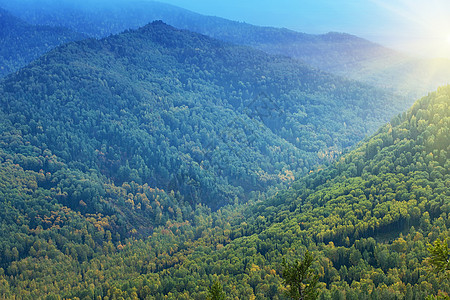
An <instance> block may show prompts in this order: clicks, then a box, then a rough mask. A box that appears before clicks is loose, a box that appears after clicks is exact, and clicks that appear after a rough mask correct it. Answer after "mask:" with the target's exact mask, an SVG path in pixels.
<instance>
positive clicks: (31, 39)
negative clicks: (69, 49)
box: [0, 8, 87, 77]
mask: <svg viewBox="0 0 450 300" xmlns="http://www.w3.org/2000/svg"><path fill="white" fill-rule="evenodd" d="M84 38H87V36H86V35H84V34H81V33H78V32H75V31H72V30H70V29H67V28H63V27H50V26H41V25H31V24H28V23H26V22H24V21H22V20H20V19H19V18H17V17H14V16H12V15H11V14H10V13H8V12H7V11H5V10H3V9H1V8H0V77H3V76H5V75H7V74H9V73H12V72H14V71H16V70H18V69H19V68H21V67H23V66H25V65H27V64H29V63H30V62H31V61H32V60H34V59H36V58H38V57H39V56H41V55H43V54H44V53H46V52H48V51H50V50H51V49H53V48H55V47H57V46H59V45H62V44H64V43H67V42H71V41H76V40H81V39H84Z"/></svg>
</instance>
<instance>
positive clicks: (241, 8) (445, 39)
mask: <svg viewBox="0 0 450 300" xmlns="http://www.w3.org/2000/svg"><path fill="white" fill-rule="evenodd" d="M160 1H161V2H166V3H171V4H174V5H177V6H180V7H183V8H187V9H189V10H192V11H195V12H198V13H201V14H206V15H213V16H219V17H224V18H227V19H231V20H237V21H244V22H247V23H251V24H255V25H266V26H274V27H286V28H289V29H293V30H296V31H301V32H306V33H326V32H329V31H337V32H346V33H351V34H355V35H358V36H360V37H364V38H367V39H369V40H372V41H375V42H378V43H381V44H384V45H387V46H390V47H393V48H396V49H400V50H403V51H406V52H409V53H413V54H415V55H419V56H427V57H430V56H445V57H449V58H450V0H277V1H274V0H226V1H225V0H209V1H208V0H188V1H187V0H160Z"/></svg>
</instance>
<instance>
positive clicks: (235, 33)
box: [0, 0, 450, 98]
mask: <svg viewBox="0 0 450 300" xmlns="http://www.w3.org/2000/svg"><path fill="white" fill-rule="evenodd" d="M24 6H26V7H27V9H22V8H23V7H24ZM0 7H4V8H6V9H8V10H10V11H11V12H13V13H15V14H16V15H17V16H19V17H21V18H23V19H26V20H27V21H29V22H32V23H33V24H39V25H51V26H63V27H67V28H70V29H72V30H74V31H78V32H81V33H84V34H87V35H89V36H92V37H104V36H107V35H109V34H114V33H119V32H121V31H123V30H126V29H129V28H137V27H140V26H143V25H145V24H147V23H148V22H150V21H153V20H163V21H164V22H166V23H167V24H170V25H172V26H175V27H177V28H180V29H188V30H191V31H194V32H198V33H202V34H205V35H208V36H211V37H214V38H217V39H220V40H224V41H228V42H232V43H235V44H241V45H248V46H251V47H254V48H257V49H260V50H263V51H265V52H267V53H271V54H277V55H284V56H289V57H293V58H296V59H300V60H302V61H304V62H305V63H306V64H308V65H311V66H313V67H316V68H319V69H321V70H324V71H328V72H332V73H335V74H338V75H341V76H345V77H347V78H352V79H355V80H359V81H363V82H367V83H369V84H371V85H375V86H377V87H381V88H387V89H389V90H391V91H393V92H396V93H399V94H401V95H406V96H408V97H410V98H415V97H417V96H421V95H424V94H426V93H427V92H428V91H429V90H433V89H436V87H437V86H439V85H442V84H447V83H448V78H449V77H450V71H449V70H450V61H449V60H448V59H435V60H433V59H417V58H414V57H409V56H407V55H405V54H401V53H398V52H396V51H393V50H391V49H387V48H384V47H382V46H381V45H378V44H374V43H372V42H369V41H367V40H364V39H361V38H358V37H355V36H351V35H348V34H345V33H329V34H324V35H311V34H306V33H299V32H295V31H291V30H287V29H278V28H270V27H259V26H253V25H250V24H245V23H240V22H234V21H229V20H226V19H222V18H218V17H209V16H203V15H200V14H196V13H194V12H190V11H188V10H185V9H181V8H179V7H176V6H172V5H168V4H165V3H159V2H152V1H113V2H106V1H97V2H94V3H93V4H92V3H87V2H86V3H85V2H77V3H75V2H73V1H68V0H65V1H53V0H42V1H31V0H20V1H6V0H2V1H0Z"/></svg>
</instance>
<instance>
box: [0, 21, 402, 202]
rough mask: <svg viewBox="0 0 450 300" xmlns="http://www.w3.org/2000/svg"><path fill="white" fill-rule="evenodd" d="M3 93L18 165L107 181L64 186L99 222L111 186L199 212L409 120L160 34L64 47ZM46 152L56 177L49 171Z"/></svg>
mask: <svg viewBox="0 0 450 300" xmlns="http://www.w3.org/2000/svg"><path fill="white" fill-rule="evenodd" d="M0 92H1V98H2V100H1V101H2V111H3V113H4V118H3V122H2V123H3V124H4V125H3V126H4V128H5V129H4V130H3V132H4V134H8V138H7V139H11V138H12V139H19V140H20V142H19V143H18V144H16V143H12V141H11V140H9V141H8V142H7V143H6V145H7V147H9V148H10V149H9V151H10V153H12V154H14V155H15V161H16V162H26V163H27V164H28V162H29V163H30V165H29V166H28V167H27V169H30V170H33V171H39V170H41V169H43V170H44V171H45V172H51V173H53V172H56V171H58V170H61V169H64V170H65V167H67V168H69V169H70V170H78V171H79V172H83V174H91V173H92V172H93V174H96V176H98V178H100V179H98V180H94V179H92V180H89V182H90V184H94V183H96V187H92V192H91V193H92V194H88V195H85V196H83V195H78V194H77V193H76V191H75V190H74V189H76V188H75V187H74V186H71V185H72V184H73V183H70V184H69V186H66V187H64V188H63V187H61V188H62V193H66V194H68V197H67V199H66V201H67V203H66V204H70V206H71V207H72V208H76V209H82V208H83V205H81V206H80V204H79V202H80V201H81V200H83V201H84V202H86V201H88V202H89V203H88V202H86V203H87V204H88V205H87V207H86V208H85V209H83V210H86V211H98V210H97V209H96V208H95V205H94V204H93V203H91V202H92V201H94V202H95V199H97V197H100V195H101V192H100V191H103V189H102V188H101V183H100V181H101V180H103V179H102V176H104V177H105V178H108V179H109V180H112V181H113V182H114V183H115V184H117V185H122V184H124V183H126V182H135V183H136V184H148V185H149V186H151V187H154V188H159V189H163V190H166V191H167V192H170V191H172V190H173V191H174V192H175V194H176V195H175V197H176V198H178V201H179V202H180V203H184V202H186V203H188V204H189V205H195V204H196V203H199V202H202V203H204V204H207V205H208V206H210V207H212V208H217V207H220V206H222V205H223V204H225V203H232V202H233V201H234V199H235V198H236V197H238V198H241V199H245V198H247V197H248V196H244V195H249V193H250V192H251V191H263V190H265V189H266V188H267V187H268V186H271V185H276V184H281V183H283V182H284V183H286V182H289V181H290V180H292V178H293V174H294V173H298V172H300V173H303V172H306V171H308V170H309V169H310V168H311V167H312V166H313V165H315V164H317V163H320V162H326V161H329V160H330V159H332V158H333V157H334V156H335V155H336V154H338V153H340V152H341V151H342V150H343V149H345V148H346V147H348V146H351V145H353V144H354V143H356V142H357V141H359V140H361V139H362V138H363V137H364V136H365V135H366V134H367V133H370V132H373V131H374V130H375V128H376V127H377V126H378V125H379V124H380V123H382V122H385V121H386V120H387V119H388V118H389V117H390V116H392V114H393V113H395V111H396V110H397V111H399V110H400V107H402V104H401V103H398V102H396V101H398V100H396V99H395V98H392V96H391V95H388V94H385V93H383V92H380V91H379V90H376V89H374V88H370V87H368V86H364V85H361V84H358V83H354V82H350V81H347V80H343V79H340V78H338V77H334V76H330V75H328V74H325V73H321V72H317V71H313V70H311V69H309V68H308V67H306V66H304V65H302V64H300V63H298V62H296V61H294V60H291V59H286V58H280V57H272V56H268V55H266V54H264V53H262V52H258V51H255V50H251V49H250V48H242V47H237V46H233V45H228V44H224V43H222V42H219V41H216V40H212V39H210V38H208V37H206V36H202V35H199V34H194V33H190V32H186V31H179V30H176V29H174V28H173V27H170V26H167V25H165V24H163V23H162V22H155V23H153V24H150V25H148V26H146V27H143V28H141V29H139V30H137V31H132V32H126V33H123V34H120V35H117V36H112V37H109V38H106V39H103V40H100V41H98V40H93V39H91V40H86V41H81V42H77V43H72V44H68V45H65V46H61V47H59V48H57V49H55V50H54V51H52V52H50V53H49V54H47V55H45V56H44V57H42V58H41V59H40V60H38V61H36V62H34V63H32V64H31V65H30V66H28V67H26V68H24V69H22V70H20V71H19V72H18V74H17V75H15V76H10V77H7V78H6V79H5V81H4V82H3V84H2V86H1V87H0ZM47 150H48V151H49V155H50V156H51V155H54V156H55V158H54V160H55V164H56V165H47V164H46V163H45V162H44V160H45V159H44V157H45V155H43V154H42V153H43V152H44V151H47ZM19 153H20V154H21V155H23V156H24V157H22V156H21V155H19ZM28 157H29V159H30V161H28ZM63 166H64V167H63ZM62 173H63V174H66V172H65V171H64V172H62ZM99 180H100V181H99ZM70 186H71V187H70ZM93 205H94V206H93Z"/></svg>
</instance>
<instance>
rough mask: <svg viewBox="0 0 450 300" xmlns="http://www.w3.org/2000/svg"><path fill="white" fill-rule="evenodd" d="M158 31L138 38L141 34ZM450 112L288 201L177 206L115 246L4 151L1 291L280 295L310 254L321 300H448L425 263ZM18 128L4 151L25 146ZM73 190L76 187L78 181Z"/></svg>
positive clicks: (438, 218)
mask: <svg viewBox="0 0 450 300" xmlns="http://www.w3.org/2000/svg"><path fill="white" fill-rule="evenodd" d="M155 25H156V24H155ZM155 25H153V27H154V26H155ZM157 26H163V25H162V24H157ZM153 27H146V28H145V30H141V31H138V32H140V33H141V34H144V33H146V34H149V32H148V31H149V30H150V31H151V32H154V30H155V28H153ZM164 28H165V30H173V29H170V28H167V27H166V26H164ZM125 36H126V35H125ZM120 37H123V36H118V37H115V38H120ZM106 41H107V40H106ZM106 41H104V42H106ZM85 43H88V42H85ZM97 45H98V44H97ZM66 47H69V48H71V45H69V46H66ZM72 47H73V45H72ZM95 49H96V50H97V52H98V51H99V49H98V47H97V48H95ZM61 50H63V49H61ZM73 50H74V49H73V48H72V51H73ZM46 59H47V60H50V59H51V58H50V57H47V58H46ZM34 67H37V66H36V65H35V66H34ZM449 104H450V86H447V87H442V88H440V89H439V90H438V91H437V92H435V93H431V94H429V95H428V96H427V97H424V98H422V99H421V100H419V101H417V102H416V103H415V104H414V106H413V107H412V108H411V109H410V110H409V111H408V112H407V113H403V114H401V115H399V116H398V117H395V118H393V119H392V120H391V122H390V123H388V124H387V125H385V126H383V127H382V128H381V129H379V130H378V132H377V133H376V134H375V135H373V136H372V137H371V138H370V139H368V140H367V141H366V142H364V143H361V144H360V145H359V146H358V147H357V148H356V149H354V150H353V151H351V152H349V153H348V154H346V155H344V156H343V157H342V158H340V159H339V160H338V161H336V162H335V163H334V164H333V165H331V166H329V167H327V168H325V169H322V170H321V169H317V170H316V171H314V172H312V173H311V174H309V175H307V176H306V177H304V178H301V179H299V180H298V181H296V182H294V183H293V184H292V185H291V187H290V188H289V189H287V190H285V191H284V192H279V193H277V194H276V195H273V196H271V197H268V198H264V197H263V196H262V197H261V198H259V199H257V200H256V201H255V202H251V203H247V204H245V205H238V204H235V205H232V206H228V207H224V208H222V209H220V210H219V211H217V212H214V213H210V212H208V211H207V210H205V209H203V208H201V207H199V206H198V207H197V209H196V210H195V211H190V212H189V214H187V213H186V214H185V212H184V211H183V216H181V215H179V216H178V217H177V218H176V219H175V218H173V219H171V220H168V221H167V222H166V223H165V225H164V226H161V227H158V228H156V229H155V231H154V232H153V233H152V234H151V235H150V236H149V237H148V238H145V239H128V240H126V241H124V240H121V237H120V236H119V234H118V233H115V234H114V227H115V226H117V224H119V223H120V220H118V219H117V217H115V216H103V215H101V214H84V215H83V214H79V213H76V212H73V211H72V210H70V208H67V207H64V206H61V204H58V203H57V202H58V199H60V198H61V197H62V196H61V195H60V196H59V198H58V197H57V196H55V195H54V193H55V188H54V189H46V188H45V185H51V184H54V183H55V182H56V181H55V179H53V178H54V177H57V176H61V175H59V174H58V172H55V173H51V172H47V173H45V171H44V172H34V171H32V170H24V168H23V166H26V165H27V164H26V162H27V163H28V164H30V163H32V162H31V158H30V157H25V156H24V155H22V156H23V157H24V160H23V161H21V162H19V163H16V162H15V161H14V160H15V159H16V158H15V157H14V156H13V155H12V154H9V153H6V152H3V153H2V156H1V157H2V164H1V165H2V169H1V170H2V173H1V174H2V176H1V177H0V180H1V181H0V182H1V183H2V185H1V186H2V187H3V188H2V192H3V193H4V195H7V197H2V199H9V201H6V202H2V205H3V206H4V207H2V209H1V210H0V211H1V212H4V211H5V209H6V211H7V212H9V211H15V212H16V214H11V213H7V214H6V215H5V216H2V220H6V221H2V224H3V225H2V226H3V228H2V229H5V230H2V231H1V232H2V233H4V232H13V233H14V234H9V235H5V236H6V237H8V238H9V241H7V242H2V243H1V246H2V249H1V252H0V253H1V258H2V268H3V269H0V287H1V288H0V293H1V294H0V296H1V297H2V298H6V299H8V298H13V297H16V298H17V297H19V298H26V297H28V298H38V297H44V296H49V297H53V298H55V297H57V296H62V297H66V298H74V297H79V298H80V299H83V298H87V299H90V298H95V297H108V298H107V299H117V298H119V297H123V298H124V299H128V298H130V299H133V298H134V299H136V298H137V299H163V298H164V299H205V298H206V295H207V291H208V289H209V287H210V286H211V285H212V283H213V282H214V281H216V280H220V282H221V283H222V285H223V289H224V292H225V293H226V295H227V297H230V298H237V299H286V298H285V297H284V296H283V291H284V290H285V287H284V286H283V285H282V280H281V277H280V274H281V262H282V259H283V258H287V259H293V258H296V257H300V256H301V255H302V254H303V253H304V252H305V250H306V249H308V250H309V251H311V252H312V254H313V255H314V257H315V262H314V268H315V270H316V272H317V273H318V274H319V276H320V282H321V287H320V292H321V294H320V299H423V298H424V297H425V296H426V295H430V294H437V293H438V292H439V291H440V293H441V294H442V293H445V292H447V293H449V292H450V286H449V282H448V281H442V280H439V279H438V278H437V277H436V274H435V273H431V272H430V268H429V266H428V263H427V262H426V258H427V257H428V255H429V253H428V251H427V243H431V242H433V241H434V240H436V239H437V238H441V239H443V238H445V237H448V236H449V235H450V232H449V227H450V194H449V191H450V189H449V182H450V173H449V168H450V156H449V153H450V134H449V132H450V131H449V126H450V109H449ZM42 105H44V103H42ZM16 116H17V119H16V121H20V118H21V116H20V115H19V114H16ZM22 118H23V117H22ZM73 121H74V122H75V121H76V120H73ZM11 124H13V123H12V122H11ZM14 124H17V125H16V126H19V125H18V124H19V122H16V123H14ZM10 126H12V125H10ZM39 126H41V127H42V129H43V130H44V128H45V125H44V124H42V125H39ZM3 128H5V126H3ZM20 130H25V128H24V126H23V125H21V129H20ZM38 130H39V129H38ZM18 132H19V129H16V135H17V136H16V137H15V140H14V142H11V144H13V143H14V144H15V146H16V149H22V151H24V150H26V149H28V151H30V150H31V149H32V148H30V147H31V145H29V146H28V147H27V145H26V144H27V142H26V140H27V137H26V136H23V137H20V135H19V134H18ZM4 138H5V137H3V139H4ZM9 138H10V139H12V138H13V137H12V136H10V137H9ZM21 142H22V145H21ZM2 147H3V148H5V144H3V146H2ZM6 148H7V147H6ZM2 151H3V150H2ZM6 151H10V149H8V150H6ZM15 151H17V150H15ZM35 151H37V150H36V149H35ZM46 155H47V156H46V162H45V164H48V165H51V164H53V165H55V164H58V163H59V164H61V163H60V162H57V161H52V157H50V153H49V151H48V150H47V153H46ZM25 158H27V160H25ZM53 160H56V159H55V158H53ZM5 172H10V173H9V174H7V173H5ZM89 172H90V173H91V174H92V173H95V170H92V169H91V170H89ZM11 174H14V176H11ZM5 175H6V176H5ZM48 179H50V180H48ZM66 180H68V179H66ZM78 184H79V188H78V190H79V191H80V190H82V189H80V188H81V186H82V185H83V184H86V183H85V181H83V180H80V181H79V183H78ZM11 187H14V188H11ZM123 188H124V189H126V190H127V191H130V193H131V196H133V194H132V193H133V192H135V191H136V192H137V193H136V196H137V197H144V195H146V194H148V191H147V190H145V187H139V186H136V185H135V184H129V185H128V186H124V187H123ZM109 189H110V190H111V191H105V193H112V192H115V194H117V197H120V195H121V194H122V195H123V194H124V195H126V193H123V192H122V191H121V188H120V187H115V186H114V185H113V184H110V185H109ZM133 189H135V191H133ZM129 195H130V194H129ZM137 197H135V199H136V198H137ZM105 198H106V197H105ZM19 200H21V201H20V202H16V201H19ZM36 201H38V202H36ZM154 201H155V202H156V201H157V200H154ZM119 207H120V206H119ZM177 210H178V209H177ZM186 217H188V219H189V220H190V221H186V219H183V218H186ZM119 227H120V226H119ZM111 232H113V234H111ZM116 232H117V231H116ZM3 239H5V237H3Z"/></svg>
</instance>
